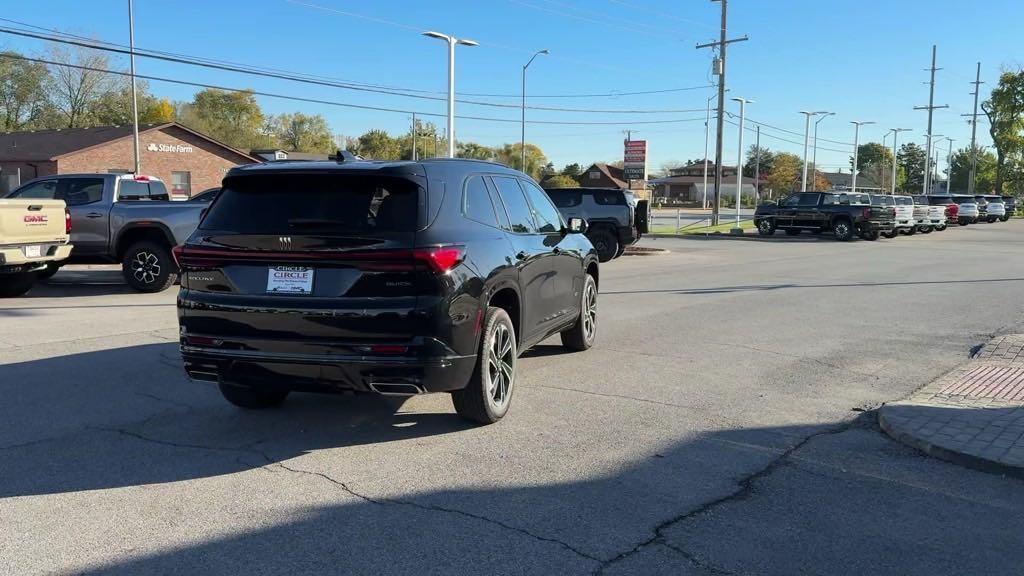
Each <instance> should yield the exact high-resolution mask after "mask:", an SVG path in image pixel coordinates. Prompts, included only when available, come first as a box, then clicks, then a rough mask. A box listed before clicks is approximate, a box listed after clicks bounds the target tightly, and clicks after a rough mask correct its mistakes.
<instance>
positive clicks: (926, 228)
mask: <svg viewBox="0 0 1024 576" xmlns="http://www.w3.org/2000/svg"><path fill="white" fill-rule="evenodd" d="M918 230H920V231H921V234H931V233H932V227H931V226H921V227H920V228H918Z"/></svg>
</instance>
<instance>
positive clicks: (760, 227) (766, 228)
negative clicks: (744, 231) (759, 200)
mask: <svg viewBox="0 0 1024 576" xmlns="http://www.w3.org/2000/svg"><path fill="white" fill-rule="evenodd" d="M757 233H758V234H760V235H761V236H771V235H772V234H775V221H774V220H772V219H771V218H762V219H761V220H758V221H757Z"/></svg>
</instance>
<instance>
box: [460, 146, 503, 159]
mask: <svg viewBox="0 0 1024 576" xmlns="http://www.w3.org/2000/svg"><path fill="white" fill-rule="evenodd" d="M455 155H456V156H458V157H459V158H472V159H474V160H493V159H494V150H493V149H491V148H488V147H487V146H483V145H481V144H477V143H476V142H456V144H455Z"/></svg>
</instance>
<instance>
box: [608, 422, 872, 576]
mask: <svg viewBox="0 0 1024 576" xmlns="http://www.w3.org/2000/svg"><path fill="white" fill-rule="evenodd" d="M865 414H873V413H867V412H862V413H861V414H860V415H859V416H858V417H856V418H852V419H850V420H849V421H847V422H844V423H842V424H840V425H838V426H832V427H829V428H826V429H825V430H821V431H819V432H815V433H813V434H810V435H808V436H806V437H805V438H803V439H801V440H800V441H799V442H797V443H796V444H794V445H793V446H791V447H790V448H787V449H786V450H784V451H781V452H780V454H779V455H778V456H777V457H775V458H773V459H772V460H771V461H769V462H768V464H767V465H765V466H764V467H762V468H761V469H760V470H757V471H756V472H754V473H753V474H750V475H748V476H746V477H745V478H743V479H741V480H740V481H739V482H737V485H738V487H737V489H736V490H734V491H732V492H730V493H729V494H726V495H725V496H721V497H719V498H716V499H714V500H710V501H708V502H705V503H704V504H701V505H700V506H698V507H696V508H693V509H691V510H689V511H687V512H684V513H682V514H679V515H677V516H674V517H672V518H669V519H668V520H664V521H662V522H660V523H659V524H658V525H657V526H655V527H654V529H653V535H652V536H651V537H650V538H648V539H647V540H644V541H643V542H640V543H639V544H637V545H636V546H634V547H633V548H631V549H630V550H626V551H625V552H622V553H620V554H619V555H618V556H615V557H614V558H612V559H610V560H607V561H605V562H603V563H602V564H601V566H599V567H598V569H597V570H596V571H595V572H594V575H595V576H597V575H600V574H603V573H604V571H605V570H606V569H607V568H609V567H610V566H612V565H614V564H616V563H618V562H621V561H623V560H626V559H628V558H631V557H632V556H635V555H636V554H638V553H639V552H640V551H641V550H642V549H644V548H646V547H648V546H651V545H654V544H662V545H664V546H665V547H666V548H668V549H670V550H673V551H675V552H678V553H679V554H680V555H681V556H682V557H683V558H685V559H686V560H687V561H689V562H691V563H693V564H694V565H695V566H696V567H698V568H700V569H702V570H707V571H710V572H712V573H715V574H732V573H733V572H730V571H728V570H725V569H724V568H720V567H717V566H714V565H711V564H708V563H707V562H703V561H701V560H700V559H698V558H697V557H696V556H694V555H693V554H691V553H689V552H686V551H685V549H683V548H682V547H680V546H676V545H673V544H670V543H669V542H668V540H666V538H665V534H664V532H665V530H667V529H668V528H670V527H672V526H674V525H676V524H679V523H682V522H686V521H687V520H691V519H693V518H696V517H698V516H701V515H702V514H705V513H707V512H709V511H711V510H713V509H714V508H717V507H718V506H721V505H723V504H728V503H730V502H736V501H739V500H745V499H746V498H749V497H750V496H751V495H752V494H753V493H754V485H755V484H756V483H757V482H758V481H759V480H761V479H763V478H766V477H768V476H770V475H771V474H773V473H774V472H775V471H776V470H778V469H779V468H780V467H781V466H783V465H784V464H785V463H786V461H787V460H788V459H789V457H790V456H791V455H792V454H794V453H795V452H797V451H798V450H800V449H801V448H803V447H804V446H806V445H807V444H808V443H809V442H811V441H812V440H814V439H816V438H820V437H823V436H830V435H834V434H841V433H843V432H846V431H847V430H850V429H852V428H853V427H854V426H856V425H857V424H858V422H860V421H861V420H862V419H863V418H864V415H865Z"/></svg>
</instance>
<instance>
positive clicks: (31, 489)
mask: <svg viewBox="0 0 1024 576" xmlns="http://www.w3.org/2000/svg"><path fill="white" fill-rule="evenodd" d="M177 347H178V345H177V343H162V344H145V345H140V346H133V347H127V348H117V349H111V350H104V351H98V352H87V353H83V354H72V355H67V356H60V357H54V358H46V359H42V360H34V361H30V362H23V363H15V364H7V365H4V366H2V367H0V371H2V374H3V377H2V378H0V395H2V397H4V398H6V399H7V400H5V401H4V402H3V403H0V462H3V466H0V498H7V497H13V496H28V495H39V494H56V493H65V492H74V491H81V490H98V489H105V488H118V487H127V486H141V485H146V484H153V483H162V482H176V481H182V480H190V479H196V478H205V477H211V476H218V475H222V474H231V473H235V472H240V471H244V470H250V469H253V468H258V467H262V466H267V465H269V464H273V463H274V462H277V461H280V460H287V459H290V458H294V457H296V456H299V455H301V454H304V453H307V452H310V451H314V450H319V449H324V448H337V447H343V446H354V445H360V444H376V443H382V442H393V441H398V440H405V439H409V438H417V437H423V436H433V435H439V434H449V433H454V432H458V431H461V430H466V429H468V428H470V427H471V425H470V424H468V423H466V422H465V421H463V420H462V419H460V418H459V417H458V416H456V415H455V414H454V413H426V414H419V413H417V414H407V413H400V412H398V411H399V409H400V408H401V407H402V403H403V402H402V400H401V399H394V398H385V397H380V396H376V395H369V394H367V395H337V396H335V395H311V394H293V395H292V396H291V397H289V399H288V401H287V402H286V403H285V405H284V407H283V408H281V409H273V410H263V411H259V410H257V411H246V410H241V409H239V408H236V407H234V406H232V405H230V404H228V403H227V402H226V401H225V400H224V399H223V398H221V396H220V393H219V392H218V391H217V389H216V387H215V386H214V385H212V384H209V383H202V382H191V381H189V380H188V379H187V378H186V377H185V375H184V372H183V370H182V367H181V360H180V357H179V354H178V350H177Z"/></svg>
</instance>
